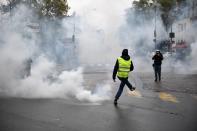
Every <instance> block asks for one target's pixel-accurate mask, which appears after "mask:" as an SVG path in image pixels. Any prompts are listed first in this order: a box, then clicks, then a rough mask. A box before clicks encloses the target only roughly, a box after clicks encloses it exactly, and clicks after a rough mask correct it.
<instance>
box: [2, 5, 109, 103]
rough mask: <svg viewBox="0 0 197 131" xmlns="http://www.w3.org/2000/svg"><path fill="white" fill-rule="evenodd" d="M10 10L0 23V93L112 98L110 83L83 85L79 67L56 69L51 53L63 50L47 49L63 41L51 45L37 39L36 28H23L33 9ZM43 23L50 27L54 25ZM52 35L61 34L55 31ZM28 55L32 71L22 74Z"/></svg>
mask: <svg viewBox="0 0 197 131" xmlns="http://www.w3.org/2000/svg"><path fill="white" fill-rule="evenodd" d="M13 12H15V13H13V14H12V16H11V17H10V16H9V15H8V17H7V18H6V19H4V20H5V21H3V22H1V23H0V27H1V28H0V31H1V32H4V34H2V35H1V36H0V71H1V74H0V83H1V84H0V93H1V94H3V95H5V96H11V97H23V98H75V99H78V100H80V101H88V102H101V101H104V100H109V99H110V98H111V96H110V94H111V93H110V92H111V87H110V85H109V84H107V83H106V84H105V83H104V84H103V85H100V86H98V87H95V89H94V87H90V88H89V89H86V88H85V86H84V85H83V84H84V79H83V69H82V68H80V67H79V68H78V69H73V70H71V71H66V70H63V71H58V70H57V67H56V65H57V63H56V60H55V59H52V58H53V57H52V56H53V55H57V56H59V55H62V54H61V53H60V54H57V53H56V52H55V51H56V50H55V51H54V52H53V50H52V51H50V49H51V48H55V49H56V48H58V46H61V47H63V46H62V45H63V44H64V43H61V42H62V41H60V40H59V41H58V42H59V43H58V44H57V45H54V44H49V45H50V46H51V47H50V46H48V45H42V44H44V43H42V42H40V41H39V37H38V35H37V34H36V33H35V32H28V31H27V30H26V28H27V25H28V24H29V22H28V19H29V16H30V18H32V17H33V16H34V15H33V13H32V12H31V11H29V10H28V9H27V8H26V7H25V6H23V5H21V6H19V7H17V8H16V9H15V10H14V11H13ZM19 14H20V15H19ZM30 14H31V15H32V17H31V15H30ZM40 22H42V21H40ZM46 26H49V27H53V26H54V25H53V24H49V25H46ZM62 30H66V29H62ZM45 31H51V32H52V31H53V30H52V29H51V28H49V29H48V28H46V29H45ZM52 33H53V32H52ZM53 34H54V33H53ZM44 37H45V38H43V39H49V40H50V39H51V33H50V32H47V34H46V35H45V36H44ZM55 37H58V38H59V37H61V36H59V35H58V34H56V36H55ZM47 42H50V41H47ZM43 48H44V49H45V50H44V49H43ZM58 51H59V50H58ZM55 53H56V54H55ZM65 57H71V56H65ZM29 58H31V59H33V64H32V66H31V75H30V76H28V77H24V76H23V75H24V74H23V72H24V69H25V63H24V61H26V60H27V59H29ZM63 66H64V65H63ZM65 67H66V65H65ZM101 90H102V93H101V92H100V91H101Z"/></svg>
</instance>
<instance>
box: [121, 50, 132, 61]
mask: <svg viewBox="0 0 197 131" xmlns="http://www.w3.org/2000/svg"><path fill="white" fill-rule="evenodd" d="M121 57H122V58H123V59H125V60H129V59H130V56H129V54H128V49H123V51H122V56H121Z"/></svg>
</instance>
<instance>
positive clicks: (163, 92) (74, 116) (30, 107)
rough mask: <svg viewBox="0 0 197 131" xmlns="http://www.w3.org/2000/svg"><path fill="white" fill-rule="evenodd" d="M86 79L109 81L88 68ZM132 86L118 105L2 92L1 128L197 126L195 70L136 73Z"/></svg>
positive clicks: (183, 129)
mask: <svg viewBox="0 0 197 131" xmlns="http://www.w3.org/2000/svg"><path fill="white" fill-rule="evenodd" d="M84 79H85V85H87V86H89V87H94V86H95V85H96V84H97V83H102V82H103V81H104V82H108V83H110V84H111V86H112V87H113V94H114V95H115V93H116V90H117V89H118V85H119V81H118V80H117V82H116V83H113V82H112V80H111V73H107V72H97V71H96V72H86V73H84ZM130 81H132V82H133V84H134V85H135V86H136V87H137V90H136V91H135V92H129V91H128V90H127V88H125V90H124V92H123V94H122V96H121V98H120V100H119V104H118V106H117V107H116V106H114V105H113V98H112V99H111V100H109V101H104V102H102V103H100V104H98V103H88V102H80V101H76V100H72V99H24V98H10V97H5V96H4V97H3V96H2V97H0V131H197V75H196V74H193V75H183V74H179V75H177V74H169V73H164V74H163V76H162V81H161V82H157V83H155V82H154V78H153V74H152V73H134V74H133V75H132V77H131V78H130Z"/></svg>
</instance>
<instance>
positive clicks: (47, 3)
mask: <svg viewBox="0 0 197 131" xmlns="http://www.w3.org/2000/svg"><path fill="white" fill-rule="evenodd" d="M69 8H70V7H69V6H68V3H67V0H43V2H42V5H41V8H40V15H41V16H46V17H59V18H60V17H63V16H66V15H67V13H68V10H69Z"/></svg>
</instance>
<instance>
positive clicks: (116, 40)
mask: <svg viewBox="0 0 197 131" xmlns="http://www.w3.org/2000/svg"><path fill="white" fill-rule="evenodd" d="M70 2H71V5H70V6H71V8H72V7H73V10H74V11H76V16H75V18H74V20H73V19H72V20H70V21H69V20H68V19H64V20H56V21H55V22H48V21H45V20H42V21H40V20H38V21H37V19H36V22H38V23H40V24H41V25H42V31H43V32H44V33H43V34H42V35H40V36H38V35H36V33H35V32H31V31H30V32H27V30H26V28H27V23H28V22H27V20H28V19H29V18H31V19H32V17H33V18H36V16H35V15H34V14H33V13H32V12H31V11H29V10H28V9H27V8H26V7H25V6H19V7H18V8H16V9H15V11H14V12H15V13H14V14H13V16H12V17H11V18H10V17H9V15H5V16H0V17H1V18H2V19H1V21H0V22H1V23H0V27H1V28H0V31H1V36H0V71H1V74H0V83H1V84H0V92H1V93H3V94H6V95H8V96H18V97H25V98H68V97H75V98H76V99H78V100H82V101H90V102H99V101H103V100H109V99H110V98H111V87H110V84H109V83H107V82H106V83H98V84H97V86H96V88H95V90H93V91H92V90H90V89H93V88H94V87H90V88H86V87H85V86H83V84H84V79H83V69H82V68H81V67H80V66H81V65H83V64H85V65H88V64H101V65H103V64H109V65H110V69H111V70H112V69H113V66H114V64H115V61H116V58H117V57H118V56H120V55H121V51H122V49H123V48H128V49H129V51H130V55H131V57H132V59H133V63H134V66H135V71H136V72H147V71H148V72H152V70H153V69H152V64H151V63H152V60H151V52H152V50H153V49H154V43H153V31H154V20H149V21H143V20H141V21H143V23H142V24H141V25H140V26H139V25H138V24H137V23H134V22H132V21H133V20H134V19H135V17H134V15H133V14H132V11H128V10H129V9H128V8H129V6H130V2H128V1H127V0H123V1H119V0H109V1H105V0H95V1H92V0H84V1H79V0H73V1H70ZM79 3H80V4H79ZM109 5H110V9H109ZM30 16H32V17H30ZM139 19H140V18H139ZM70 23H71V24H70ZM73 23H75V26H76V31H75V33H76V41H77V46H78V47H77V52H76V53H75V54H72V53H71V52H69V50H70V49H71V50H74V48H73V46H72V47H68V46H66V47H65V43H64V42H65V41H64V37H65V36H66V37H67V36H68V37H70V36H72V34H73V26H72V24H73ZM57 24H58V25H60V26H61V29H60V30H56V26H57ZM71 26H72V27H71ZM68 27H69V28H68ZM2 32H3V33H2ZM157 32H160V33H159V34H158V38H162V37H167V36H168V34H167V33H166V32H165V31H164V27H163V26H162V22H161V20H160V19H158V20H157ZM39 37H41V38H39ZM41 40H42V41H41ZM43 41H44V42H43ZM54 43H56V44H54ZM69 46H70V45H69ZM196 49H197V46H196V42H194V43H193V44H192V52H191V55H190V56H188V58H187V62H186V63H183V62H181V61H174V60H173V59H170V58H166V59H165V60H164V62H163V67H164V68H163V71H171V70H175V72H181V71H182V72H183V73H186V72H187V73H188V72H190V73H191V72H193V70H196V64H197V60H196V52H197V51H196ZM74 55H76V56H74ZM30 57H31V58H32V59H33V64H32V72H31V76H30V77H27V78H24V79H21V77H20V75H19V74H20V72H21V70H22V65H23V62H24V60H26V59H28V58H30ZM73 58H75V59H78V60H79V63H75V61H73V62H71V63H72V64H71V65H68V64H67V63H68V62H67V61H70V60H72V59H73ZM57 64H61V65H63V66H64V67H65V68H66V67H74V68H73V69H72V70H63V71H61V72H58V71H57V70H56V65H57ZM188 66H189V68H188ZM176 67H180V68H176ZM186 67H187V68H186ZM190 67H191V68H190ZM176 70H177V71H176ZM110 75H111V72H110ZM53 79H54V80H53Z"/></svg>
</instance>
